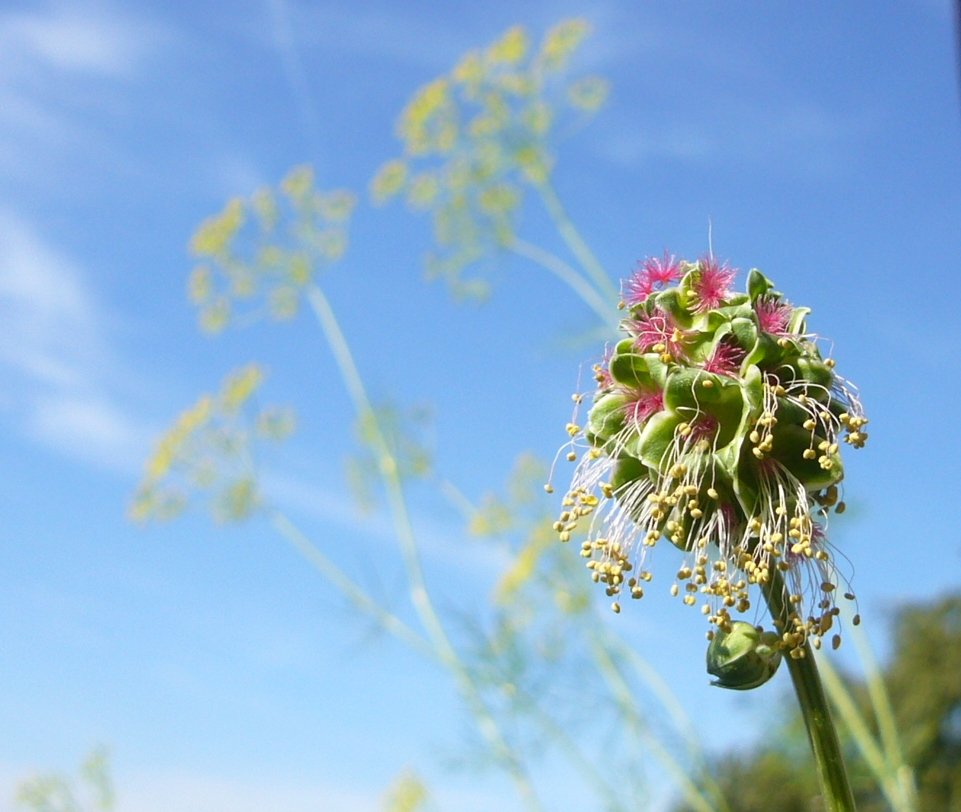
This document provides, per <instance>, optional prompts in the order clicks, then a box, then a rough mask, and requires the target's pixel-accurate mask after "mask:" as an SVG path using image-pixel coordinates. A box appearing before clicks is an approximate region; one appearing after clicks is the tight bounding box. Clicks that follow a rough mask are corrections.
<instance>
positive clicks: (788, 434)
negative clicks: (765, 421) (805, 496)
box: [771, 413, 844, 491]
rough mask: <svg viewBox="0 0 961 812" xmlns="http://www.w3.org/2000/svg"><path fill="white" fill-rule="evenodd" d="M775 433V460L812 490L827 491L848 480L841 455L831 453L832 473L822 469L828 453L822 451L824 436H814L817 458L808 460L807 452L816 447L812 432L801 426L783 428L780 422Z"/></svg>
mask: <svg viewBox="0 0 961 812" xmlns="http://www.w3.org/2000/svg"><path fill="white" fill-rule="evenodd" d="M779 419H780V413H779ZM773 434H774V444H773V447H772V448H771V457H772V458H773V459H775V460H777V461H778V462H779V463H781V465H783V466H784V467H785V468H786V469H787V470H788V471H789V472H790V473H791V474H792V475H793V476H794V477H795V478H796V479H797V480H798V481H799V482H800V483H802V484H803V485H804V487H805V488H806V489H807V490H808V491H819V490H823V489H824V488H827V487H829V486H830V485H834V484H836V483H838V482H840V481H841V480H842V479H843V478H844V466H843V464H842V462H841V457H840V455H839V454H827V456H828V458H829V459H830V460H831V468H830V469H829V470H825V469H824V468H822V467H821V463H820V462H818V459H819V458H820V457H821V455H822V454H826V453H827V452H825V451H820V450H819V449H818V445H819V444H820V443H822V442H823V441H824V438H823V437H822V436H821V435H819V434H816V435H814V446H813V447H814V450H815V451H816V452H817V457H815V458H814V459H813V460H806V459H804V451H805V449H807V448H811V447H812V446H811V432H810V431H808V430H807V429H805V428H802V427H801V426H798V425H790V424H788V425H783V424H781V423H780V422H779V423H778V424H777V425H776V426H775V427H774V432H773Z"/></svg>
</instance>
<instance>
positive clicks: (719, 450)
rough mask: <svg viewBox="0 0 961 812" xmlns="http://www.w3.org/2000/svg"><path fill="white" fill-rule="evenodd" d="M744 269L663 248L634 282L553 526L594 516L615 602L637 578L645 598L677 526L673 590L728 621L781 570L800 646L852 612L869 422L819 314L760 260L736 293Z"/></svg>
mask: <svg viewBox="0 0 961 812" xmlns="http://www.w3.org/2000/svg"><path fill="white" fill-rule="evenodd" d="M735 273H736V271H735V270H733V269H730V268H728V267H727V266H726V265H724V266H719V265H718V263H717V262H716V261H715V260H714V259H713V258H704V259H701V260H699V261H698V262H696V263H690V262H685V261H683V260H681V261H675V260H674V258H673V257H669V256H668V255H667V254H665V257H664V259H663V260H660V259H659V260H655V261H648V263H646V264H645V265H644V266H642V267H641V268H640V269H639V270H638V271H637V272H636V273H635V275H634V277H632V279H630V280H628V281H627V282H626V283H625V284H624V286H623V290H624V292H625V297H624V298H625V301H624V302H622V303H621V307H622V309H624V310H625V311H626V316H625V318H624V319H623V320H622V322H621V329H622V330H623V332H624V333H625V336H626V337H625V338H623V339H622V340H621V341H619V342H618V343H617V344H616V346H615V347H614V348H613V350H612V351H609V352H608V354H607V355H606V356H605V359H604V360H603V361H602V362H601V363H600V364H598V365H596V366H595V368H594V371H595V379H596V381H597V389H596V391H595V392H594V394H593V402H592V406H591V408H590V412H589V414H588V416H587V421H586V425H585V426H583V427H581V426H580V425H578V418H577V411H575V416H574V419H573V421H572V422H571V423H570V424H568V427H567V429H568V433H569V435H570V436H571V442H570V446H569V448H568V453H567V457H568V459H569V460H571V461H575V460H577V459H578V457H580V462H579V464H578V466H577V469H576V471H575V473H574V477H573V482H572V484H571V488H570V490H569V491H568V492H567V494H566V495H565V497H564V500H563V511H562V513H561V515H560V517H559V520H558V521H557V522H556V523H555V529H556V530H557V532H558V534H559V536H560V539H561V541H569V540H570V538H571V536H572V533H574V531H575V529H576V528H577V527H578V526H579V524H580V522H581V521H582V520H588V521H589V522H590V528H589V533H588V536H587V539H586V540H585V541H584V542H583V544H582V549H581V555H582V556H583V557H584V558H586V559H588V561H587V567H588V569H590V570H591V576H592V578H593V580H594V581H595V582H599V583H602V584H603V585H604V586H605V588H606V591H607V595H608V596H609V597H612V598H614V599H615V601H614V603H613V607H612V608H613V610H614V611H615V612H619V611H620V608H621V607H620V603H619V602H618V599H619V598H620V596H622V595H623V594H624V593H625V591H626V592H627V593H628V594H630V596H631V597H633V598H640V597H642V596H643V594H644V584H646V583H647V582H649V581H650V580H651V578H652V574H651V572H650V571H649V570H648V569H647V568H646V566H645V563H646V561H647V559H648V556H649V554H650V551H651V549H652V548H653V547H655V546H656V545H657V544H658V542H659V541H660V540H661V539H663V538H666V539H667V540H668V541H670V542H671V544H673V545H674V546H675V547H677V548H678V549H679V550H681V551H682V552H683V553H685V556H686V558H685V561H684V564H683V566H682V567H681V568H680V569H679V570H678V572H677V575H676V578H675V581H674V584H673V586H672V587H671V592H672V594H674V595H678V596H683V601H684V603H685V604H687V605H689V606H694V605H697V604H698V603H699V602H700V603H701V611H702V612H703V613H704V614H705V615H706V616H707V617H708V620H709V622H710V623H711V624H712V627H713V628H716V629H720V630H721V631H723V632H725V633H727V632H729V631H730V630H731V628H732V623H733V622H734V621H733V616H732V613H746V612H748V611H750V609H751V607H752V603H751V594H750V588H751V587H752V586H754V585H758V586H761V587H763V588H772V584H777V583H783V584H784V590H785V595H784V599H785V602H786V603H788V605H790V606H791V607H792V610H793V611H792V612H791V614H790V616H789V618H788V620H787V623H786V624H785V622H784V621H782V620H779V619H778V620H775V626H777V627H778V628H777V633H778V636H779V638H780V640H781V647H782V648H783V649H784V650H786V651H788V652H789V653H790V654H791V655H792V656H794V657H800V656H803V654H804V650H803V646H804V644H805V643H806V642H807V641H808V640H810V641H811V643H812V644H813V645H814V646H816V647H819V646H820V643H821V638H822V637H824V636H825V635H827V634H828V632H829V631H830V630H831V629H832V628H833V627H834V621H835V618H836V617H837V615H838V614H839V612H840V610H839V609H838V607H837V605H836V595H837V593H838V588H839V585H840V582H842V581H843V582H844V583H845V584H846V579H844V578H842V577H841V575H840V573H839V572H838V570H837V568H836V566H835V563H834V558H833V556H832V548H831V545H830V544H829V543H828V541H827V536H826V530H827V519H828V514H829V512H830V511H831V510H832V509H833V511H834V512H836V513H841V512H843V510H844V502H843V501H840V498H839V490H838V484H839V483H840V482H841V480H842V478H843V476H844V471H843V466H842V462H841V457H840V453H839V452H840V444H841V442H842V441H843V442H845V443H847V444H849V445H851V446H853V447H855V448H861V447H862V446H863V445H864V442H865V440H866V439H867V434H866V433H865V432H864V431H863V429H864V426H865V425H866V424H867V422H868V421H867V419H866V418H865V417H864V411H863V409H862V407H861V404H860V401H859V400H858V397H857V393H856V389H855V388H854V387H853V386H851V385H850V384H849V383H847V382H846V381H845V380H844V379H843V378H841V377H840V376H839V375H838V374H837V373H836V372H835V371H834V361H833V359H831V358H823V357H822V355H821V352H820V350H819V348H818V346H817V343H816V338H817V337H816V336H814V335H813V334H810V333H808V332H807V328H806V323H805V319H806V317H807V314H808V313H809V312H810V311H809V310H808V309H807V308H803V307H794V306H793V305H791V304H790V303H789V302H788V301H787V300H786V299H785V298H784V297H783V295H782V294H781V293H778V292H777V291H775V290H773V284H772V283H771V282H770V281H769V280H768V279H767V278H766V277H764V276H763V275H762V274H761V273H760V272H759V271H757V270H752V271H751V272H750V274H749V275H748V281H747V292H745V293H735V292H732V291H730V290H729V286H730V284H731V282H732V281H733V278H734V275H735ZM671 282H676V283H677V284H675V285H670V283H671ZM583 398H584V396H582V395H575V402H577V403H578V404H580V403H581V402H582V401H583ZM548 487H549V486H548ZM844 594H845V597H846V598H848V599H850V600H854V595H853V594H852V593H851V592H850V590H849V588H848V589H846V591H845V593H844ZM857 622H858V618H857V616H855V623H857ZM714 633H715V632H714V631H713V630H712V631H709V632H708V638H709V639H713V637H714ZM832 644H833V645H834V646H835V647H837V645H839V644H840V637H839V636H838V635H837V634H835V635H834V636H833V638H832Z"/></svg>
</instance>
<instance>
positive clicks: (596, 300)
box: [510, 237, 619, 329]
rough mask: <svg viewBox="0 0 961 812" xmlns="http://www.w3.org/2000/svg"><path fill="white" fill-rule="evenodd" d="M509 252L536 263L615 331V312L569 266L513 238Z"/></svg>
mask: <svg viewBox="0 0 961 812" xmlns="http://www.w3.org/2000/svg"><path fill="white" fill-rule="evenodd" d="M510 248H511V250H512V251H513V252H514V253H515V254H517V255H518V256H520V257H524V258H525V259H529V260H531V262H536V263H537V264H538V265H540V266H541V267H542V268H545V269H547V270H548V271H550V272H551V273H552V274H554V275H555V276H556V277H558V278H559V279H560V280H561V281H563V282H564V283H565V284H566V285H567V286H568V287H570V288H571V290H573V291H574V292H575V293H576V294H577V295H578V296H580V297H581V299H582V300H583V301H584V302H585V304H587V306H588V307H590V308H591V310H593V311H594V312H595V313H596V314H597V315H598V317H599V318H600V319H601V321H602V322H603V323H604V324H605V325H607V326H608V327H610V328H611V329H617V323H618V321H619V319H618V316H617V311H616V310H615V309H614V307H613V306H612V305H611V304H610V302H609V301H608V300H607V299H605V298H604V297H603V296H601V294H599V293H598V292H597V290H595V289H594V287H593V286H592V285H591V283H590V282H588V281H587V280H586V279H585V278H584V277H583V276H581V275H580V274H579V273H578V272H577V271H575V270H574V269H573V268H572V267H571V266H570V265H568V264H567V263H566V262H564V261H563V260H562V259H560V258H559V257H557V256H555V255H554V254H552V253H551V252H550V251H545V250H544V249H543V248H541V247H540V246H537V245H534V244H533V243H529V242H527V241H526V240H522V239H521V238H520V237H514V239H513V241H512V242H511V246H510Z"/></svg>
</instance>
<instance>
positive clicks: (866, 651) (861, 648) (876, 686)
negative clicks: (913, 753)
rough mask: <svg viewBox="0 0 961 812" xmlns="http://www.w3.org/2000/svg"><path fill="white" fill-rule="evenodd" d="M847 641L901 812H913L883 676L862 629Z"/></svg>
mask: <svg viewBox="0 0 961 812" xmlns="http://www.w3.org/2000/svg"><path fill="white" fill-rule="evenodd" d="M851 637H852V638H853V639H854V647H855V649H857V652H858V656H859V657H860V658H861V663H862V664H863V666H864V673H865V676H866V678H867V684H868V696H869V697H870V698H871V706H872V708H873V709H874V716H875V718H876V719H877V720H878V728H879V729H880V731H881V743H882V744H883V745H884V752H885V755H886V756H887V760H888V764H889V765H890V767H891V769H893V770H895V771H896V773H897V780H898V786H899V787H900V788H901V797H902V799H903V804H904V806H903V809H904V810H905V812H913V811H914V810H915V809H917V807H918V798H917V788H916V786H915V783H914V771H913V770H912V769H911V767H910V765H909V764H907V763H905V761H904V753H903V752H902V750H901V738H900V736H899V735H898V726H897V723H896V722H895V720H894V709H893V708H892V707H891V698H890V697H889V696H888V690H887V688H886V687H885V685H884V675H883V674H882V673H881V668H880V666H879V665H878V661H877V658H876V657H875V656H874V651H873V650H872V649H871V644H870V643H869V642H868V638H867V635H866V634H865V633H864V631H863V629H862V627H860V626H852V631H851Z"/></svg>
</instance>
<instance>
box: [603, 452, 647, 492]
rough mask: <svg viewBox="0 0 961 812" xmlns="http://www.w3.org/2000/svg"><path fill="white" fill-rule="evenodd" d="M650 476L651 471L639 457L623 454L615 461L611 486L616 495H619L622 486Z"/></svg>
mask: <svg viewBox="0 0 961 812" xmlns="http://www.w3.org/2000/svg"><path fill="white" fill-rule="evenodd" d="M648 478H649V471H648V469H647V466H645V465H644V463H642V462H641V461H640V460H639V459H636V458H635V457H630V456H627V455H623V456H621V457H618V459H617V460H616V461H615V463H614V471H613V473H612V474H611V482H610V485H611V488H612V489H613V491H614V494H615V495H619V494H620V491H621V489H622V488H624V487H626V486H628V485H630V484H631V483H633V482H638V481H639V480H642V479H648Z"/></svg>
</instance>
